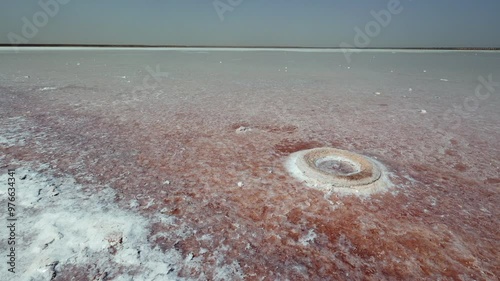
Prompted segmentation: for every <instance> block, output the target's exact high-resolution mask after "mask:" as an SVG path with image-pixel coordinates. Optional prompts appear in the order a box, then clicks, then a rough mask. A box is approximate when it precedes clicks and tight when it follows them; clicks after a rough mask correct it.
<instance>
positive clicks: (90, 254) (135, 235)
mask: <svg viewBox="0 0 500 281" xmlns="http://www.w3.org/2000/svg"><path fill="white" fill-rule="evenodd" d="M7 178H8V175H7V174H5V173H4V174H2V175H1V176H0V182H7ZM23 178H24V180H21V179H23ZM16 179H17V180H18V182H17V185H16V187H17V198H16V205H17V206H16V207H17V210H16V211H17V214H18V217H17V219H18V220H17V222H16V225H17V226H18V228H17V229H16V230H17V231H18V232H17V241H16V242H17V243H16V258H17V259H16V260H17V263H16V276H15V277H16V278H18V279H11V280H53V278H54V277H57V276H61V275H64V274H68V276H72V274H73V273H72V272H68V271H66V272H65V270H67V269H66V267H69V268H74V267H76V268H78V267H88V266H89V265H92V266H91V267H94V268H96V270H94V272H90V273H89V275H88V276H87V277H88V278H89V280H90V279H92V278H97V279H95V280H104V279H106V278H107V279H110V278H111V279H113V280H172V279H175V280H185V279H184V278H179V277H177V271H178V270H177V269H179V268H180V267H182V266H188V267H200V266H202V264H203V260H202V258H200V257H198V258H192V257H191V258H185V259H183V257H182V255H181V253H180V252H178V251H176V250H175V249H170V250H167V251H165V252H163V251H162V250H161V249H159V248H158V247H154V248H153V247H152V246H151V245H150V244H149V242H148V234H149V233H150V231H151V229H150V227H151V223H153V222H157V221H160V222H170V223H172V221H173V220H172V218H170V217H167V216H165V215H157V216H156V217H154V218H153V219H148V218H146V217H143V216H141V215H139V214H136V213H133V212H131V211H127V210H123V209H120V208H119V207H118V206H117V205H116V203H114V198H115V195H116V194H115V191H113V190H112V189H110V188H105V189H103V190H101V191H99V192H98V193H96V192H95V191H89V190H88V189H85V188H84V187H83V186H81V185H78V184H76V183H75V181H74V179H73V178H71V177H69V176H66V177H62V178H56V177H53V176H51V175H48V174H43V173H40V172H37V171H36V170H29V169H17V170H16ZM6 191H7V190H6V189H1V190H0V204H1V205H2V206H4V205H6V204H7V194H6ZM0 220H2V221H5V220H6V213H5V212H2V213H1V214H0ZM4 231H5V230H4ZM5 237H7V235H5V234H4V235H2V239H1V240H0V248H1V249H2V252H5V251H6V248H5V247H6V246H7V241H6V239H5ZM6 266H7V265H6V263H3V262H2V263H1V268H0V271H1V272H7V268H6ZM238 267H239V265H237V264H231V265H224V266H221V267H220V269H219V270H218V271H216V276H215V280H222V279H226V280H227V279H228V278H229V279H232V280H235V279H236V280H237V279H241V278H243V276H241V275H238V274H235V272H241V270H239V268H238ZM99 278H101V279H99ZM102 278H104V279H102ZM92 280H94V279H92Z"/></svg>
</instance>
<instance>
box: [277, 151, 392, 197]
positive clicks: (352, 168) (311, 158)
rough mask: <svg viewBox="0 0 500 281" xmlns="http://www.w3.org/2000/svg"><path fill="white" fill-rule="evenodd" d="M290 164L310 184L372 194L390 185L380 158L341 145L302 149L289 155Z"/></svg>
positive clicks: (297, 174) (291, 171) (290, 169)
mask: <svg viewBox="0 0 500 281" xmlns="http://www.w3.org/2000/svg"><path fill="white" fill-rule="evenodd" d="M286 167H287V169H288V171H289V172H290V174H291V175H292V176H294V177H295V178H297V179H299V180H301V181H303V182H305V183H306V185H308V186H310V187H314V188H318V189H321V190H326V191H330V190H331V191H336V192H340V193H349V194H370V193H373V192H378V191H380V190H382V189H385V188H387V187H388V186H389V185H390V181H389V179H388V178H387V175H386V169H385V168H384V166H383V165H382V164H381V163H380V162H378V161H376V160H375V159H372V158H369V157H366V156H363V155H360V154H357V153H354V152H350V151H346V150H341V149H335V148H329V147H322V148H314V149H308V150H302V151H298V152H295V153H292V154H291V155H290V156H289V157H288V159H287V161H286Z"/></svg>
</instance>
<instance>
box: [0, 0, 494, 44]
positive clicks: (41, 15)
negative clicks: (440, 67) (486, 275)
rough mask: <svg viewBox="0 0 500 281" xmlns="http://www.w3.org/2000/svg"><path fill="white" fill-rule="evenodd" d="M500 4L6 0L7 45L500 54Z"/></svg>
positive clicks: (2, 28)
mask: <svg viewBox="0 0 500 281" xmlns="http://www.w3.org/2000/svg"><path fill="white" fill-rule="evenodd" d="M499 14H500V1H499V0H475V1H473V0H358V1H352V0H22V1H21V0H1V2H0V44H111V45H116V44H120V45H135V44H139V45H189V46H289V47H365V48H370V47H500V16H499Z"/></svg>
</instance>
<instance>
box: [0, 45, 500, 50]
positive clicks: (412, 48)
mask: <svg viewBox="0 0 500 281" xmlns="http://www.w3.org/2000/svg"><path fill="white" fill-rule="evenodd" d="M0 47H12V48H25V47H80V48H81V47H89V48H96V47H97V48H231V49H238V48H240V49H243V48H245V49H270V48H272V49H338V50H478V51H481V50H500V47H370V48H357V47H352V48H342V47H304V46H226V45H142V44H21V45H14V44H0Z"/></svg>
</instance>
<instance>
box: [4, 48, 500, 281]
mask: <svg viewBox="0 0 500 281" xmlns="http://www.w3.org/2000/svg"><path fill="white" fill-rule="evenodd" d="M199 55H200V56H201V55H202V54H199ZM4 56H5V55H4ZM92 56H93V55H92V54H89V53H85V54H78V55H75V54H73V55H72V57H73V58H75V57H76V59H74V60H75V61H74V62H76V60H78V61H81V62H82V63H81V65H80V68H76V67H75V66H73V68H71V69H70V70H71V71H68V69H65V68H66V64H65V62H66V61H65V59H67V58H66V57H63V59H59V60H60V61H59V63H60V64H57V63H54V62H52V63H53V64H54V65H49V67H48V71H46V72H41V71H39V70H37V65H38V63H39V64H40V65H42V64H43V62H44V61H45V62H46V61H47V58H46V57H45V58H40V57H39V56H37V55H36V54H31V55H30V56H29V59H26V60H23V59H19V58H18V61H19V62H16V63H15V62H11V63H10V65H11V69H10V70H6V69H4V70H3V71H2V74H3V76H2V77H5V78H3V79H2V80H1V81H2V84H1V86H2V87H1V90H0V99H1V107H2V110H1V113H0V114H1V119H0V120H1V122H2V124H1V126H0V128H1V130H2V132H1V136H2V139H0V141H1V143H0V149H1V150H2V156H1V157H2V158H0V160H1V163H2V165H3V166H4V167H6V166H7V165H9V166H26V165H28V164H26V163H32V165H34V164H33V163H43V164H46V165H45V166H43V167H45V168H43V169H41V170H39V171H38V173H47V174H48V175H49V174H50V175H54V176H56V177H58V175H59V177H68V176H69V177H70V178H74V179H75V181H76V184H78V185H82V186H85V187H88V188H89V189H91V190H93V189H95V190H97V191H95V194H100V190H104V189H105V187H109V188H111V189H113V190H114V192H116V195H115V196H114V202H113V204H117V205H118V206H120V209H113V210H115V211H114V212H115V213H116V214H120V212H133V213H134V214H135V215H134V216H142V217H144V218H147V219H145V222H144V228H146V230H145V231H147V232H148V234H147V235H145V236H146V238H144V236H142V237H143V238H141V239H146V240H147V241H146V242H145V245H151V247H152V248H154V247H158V249H159V251H164V252H165V255H166V256H168V253H177V254H178V256H179V257H180V258H179V259H178V260H177V262H176V263H175V266H171V265H170V264H166V263H165V264H163V265H158V266H159V267H162V266H163V269H162V270H167V272H168V271H169V270H170V269H171V268H174V272H170V274H175V276H180V277H183V278H187V279H190V278H200V279H204V278H207V279H218V277H220V278H223V277H225V278H226V280H227V279H237V278H238V276H240V278H243V277H241V276H244V278H247V279H250V280H252V279H255V280H261V279H265V280H275V279H280V280H281V279H290V280H300V279H308V280H328V279H330V280H345V279H351V280H402V279H414V278H423V279H428V280H434V279H439V278H441V279H443V280H446V279H449V280H496V279H495V278H496V277H495V276H498V275H499V272H500V267H499V266H500V265H499V261H498V254H499V253H498V248H499V246H500V245H499V242H498V241H499V240H500V237H499V236H500V235H499V233H498V227H499V226H500V224H499V221H498V217H499V215H500V209H499V207H498V206H499V203H500V198H499V195H498V192H499V184H500V179H499V177H498V175H499V166H500V163H499V161H498V159H500V152H499V147H498V142H497V140H498V139H499V133H498V132H499V130H498V120H500V118H499V116H498V114H499V113H498V105H499V99H498V95H493V96H492V97H491V98H490V99H489V100H488V102H486V103H484V104H482V105H481V108H480V110H478V111H477V112H475V113H474V114H470V115H469V116H468V118H465V119H464V120H463V122H462V125H461V127H460V128H459V129H457V130H448V129H447V127H446V126H444V125H443V124H442V122H441V121H442V120H441V119H442V114H443V112H444V111H445V110H446V109H447V108H448V107H449V106H451V105H452V104H454V103H455V104H460V103H461V102H462V101H463V99H464V98H465V97H467V96H468V95H470V94H471V93H474V87H475V86H476V84H475V83H476V81H475V79H476V78H477V75H478V73H477V72H472V71H471V73H467V74H463V73H459V74H457V73H454V72H453V71H452V70H451V69H452V68H449V70H448V73H446V71H445V70H446V67H445V66H443V64H445V63H446V62H448V60H449V61H456V58H453V57H446V58H444V59H442V61H439V60H437V61H436V58H435V57H433V58H432V59H429V58H428V57H424V58H423V59H424V60H427V61H429V62H430V61H432V60H434V61H435V66H434V67H433V65H430V66H429V65H427V66H426V68H427V72H426V74H423V73H421V69H418V68H417V67H416V68H415V69H412V68H410V69H408V68H405V69H399V70H398V67H397V66H387V65H386V66H384V65H383V66H380V65H379V67H378V68H377V67H374V66H372V65H371V64H368V63H366V64H367V65H366V67H365V68H361V69H358V70H357V71H349V72H348V71H347V70H346V69H344V68H339V69H336V68H335V69H334V68H332V69H325V67H324V66H322V65H321V62H322V61H323V59H322V57H316V56H305V55H303V56H301V55H295V56H292V55H289V54H282V55H281V57H280V56H279V55H278V59H276V60H277V61H273V62H272V63H273V64H274V65H285V64H288V65H290V64H293V63H291V62H290V61H291V60H293V61H295V63H296V64H299V62H301V63H305V64H306V65H307V64H313V62H320V63H319V66H317V67H316V68H313V67H309V69H308V71H309V73H307V71H306V70H304V69H294V68H293V67H290V66H289V67H288V73H287V74H284V73H281V72H276V69H275V68H274V67H273V68H272V67H271V66H270V64H271V63H270V62H267V61H268V58H267V57H266V55H263V56H257V57H256V61H257V63H254V64H251V62H250V61H249V59H248V58H247V57H245V56H243V55H241V54H232V55H231V54H223V58H222V59H221V58H220V57H217V55H214V54H207V55H206V56H205V57H201V58H202V59H201V60H203V63H202V64H199V65H200V67H201V68H202V69H200V67H198V68H196V67H194V65H196V63H200V62H199V60H200V57H199V56H197V57H196V58H191V59H189V58H190V57H189V56H188V55H186V57H182V56H181V59H179V58H177V56H173V57H172V61H174V62H177V61H183V62H186V63H185V65H180V64H174V63H171V64H168V63H167V61H165V62H164V64H162V69H164V70H165V71H169V72H170V77H169V79H165V80H162V81H161V83H160V84H158V85H155V87H154V88H151V89H148V91H139V92H135V93H133V90H134V89H135V87H136V86H137V85H138V84H139V86H140V81H141V80H142V76H141V75H142V74H141V73H143V72H141V66H140V65H142V64H144V63H147V59H144V61H143V63H142V64H141V63H139V62H137V63H136V64H134V63H132V62H130V61H127V62H126V63H125V62H123V61H119V60H113V59H109V58H108V59H107V56H104V55H102V54H98V56H102V57H100V59H98V60H97V61H96V62H95V63H93V59H92ZM191 56H192V55H191ZM231 56H234V57H231ZM242 56H243V59H242V60H240V61H234V62H233V63H232V65H231V66H226V64H227V63H226V62H227V61H231V59H239V58H241V57H242ZM304 56H305V57H304ZM132 57H133V56H132ZM9 58H10V57H7V58H5V57H4V59H7V60H8V59H9ZM134 58H135V59H136V60H137V61H141V59H138V58H137V57H134ZM169 58H170V57H169ZM342 58H343V56H337V57H335V58H334V60H337V61H339V63H342ZM438 58H439V57H438ZM401 59H402V60H406V59H407V57H402V58H401ZM469 59H470V60H472V61H473V62H474V59H473V58H467V59H465V60H469ZM497 59H498V58H497ZM132 60H133V59H132ZM220 60H223V61H224V63H223V64H222V65H223V66H222V67H221V68H216V67H220V66H219V65H220V64H219V61H220ZM443 60H444V61H443ZM159 61H160V62H161V60H159ZM197 61H198V62H197ZM169 62H171V61H169ZM70 63H71V61H70ZM266 63H269V65H268V64H266ZM105 64H106V66H104V65H105ZM154 65H155V64H153V66H154ZM27 66H30V67H29V68H28V67H27ZM163 66H164V68H163ZM134 67H135V69H134ZM355 67H356V65H355V64H354V66H353V67H352V68H351V69H353V68H355ZM358 68H360V66H358ZM371 68H373V69H371ZM384 68H387V69H386V70H387V71H384V72H382V70H380V69H384ZM390 68H394V69H395V70H396V72H399V73H396V74H394V73H391V72H389V71H388V70H389V69H390ZM440 68H442V69H440ZM489 68H490V65H486V66H482V67H481V68H479V70H477V71H479V72H481V73H480V74H482V73H483V70H484V72H486V74H487V73H488V71H490V72H491V69H489ZM137 69H139V70H137ZM318 69H320V70H321V71H319V70H318ZM377 69H379V70H380V71H377ZM434 69H436V71H438V70H439V71H440V72H441V73H440V75H439V76H437V77H434V79H431V78H432V77H428V76H427V75H431V74H429V73H432V72H433V70H434ZM476 69H477V67H476ZM208 70H210V71H208ZM256 70H258V71H256ZM419 70H420V71H419ZM460 70H462V68H460ZM135 72H137V73H139V74H137V73H136V76H137V79H136V80H134V79H131V80H132V81H131V82H126V81H122V80H121V78H116V80H113V79H111V78H109V76H111V75H115V74H116V76H120V75H122V74H123V75H131V73H135ZM47 73H49V74H47ZM278 73H279V74H278ZM417 73H420V74H418V75H417ZM443 73H444V74H447V75H446V77H448V78H450V77H454V78H456V79H453V78H451V79H450V81H451V82H450V83H443V82H442V81H439V79H440V78H442V77H444V76H443ZM306 74H307V75H306ZM493 74H494V76H495V77H499V73H498V71H497V72H493ZM72 75H75V77H73V76H72ZM433 75H436V74H433ZM455 75H456V76H455ZM25 76H29V77H27V78H26V77H25ZM99 76H105V77H99ZM51 77H53V78H51ZM396 78H397V79H396ZM452 80H453V81H452ZM359 81H363V82H359ZM454 81H455V82H454ZM45 87H55V88H56V89H46V90H43V91H42V90H41V89H44V88H45ZM409 87H412V88H413V91H412V92H408V88H409ZM374 91H379V92H381V95H374V94H373V92H374ZM436 97H439V98H436ZM422 108H424V109H426V111H427V112H428V113H427V114H421V113H420V110H421V109H422ZM445 125H446V124H445ZM242 126H243V127H248V128H250V129H251V130H247V131H245V132H243V133H236V132H235V131H236V130H237V129H238V128H240V127H242ZM320 146H331V147H337V148H341V149H348V150H352V151H355V152H358V153H362V154H365V155H369V156H370V157H373V158H376V159H378V160H379V161H381V162H382V163H384V164H385V165H386V166H387V167H388V169H389V170H390V171H391V180H392V181H393V183H394V184H395V185H396V186H397V187H396V188H394V189H393V190H391V191H390V192H387V193H383V194H376V195H372V197H371V198H369V199H359V198H356V197H339V196H337V195H335V194H326V195H325V194H324V193H322V192H319V191H316V190H312V189H307V188H304V186H302V185H301V184H300V183H298V182H297V181H295V180H294V179H293V178H291V177H290V176H289V175H288V174H287V172H286V171H285V169H284V168H283V160H284V158H285V157H286V156H287V155H288V154H290V153H291V152H294V151H297V150H300V149H306V148H312V147H320ZM19 161H22V162H19ZM16 163H17V164H16ZM20 169H21V168H20ZM238 182H242V183H243V186H242V187H239V186H238V184H237V183H238ZM168 183H169V184H168ZM68 188H71V186H69V187H68ZM103 196H104V195H103ZM107 204H111V202H110V203H107ZM116 208H118V207H116ZM119 210H121V211H119ZM161 214H163V215H165V216H167V217H172V218H173V219H174V220H175V221H176V222H178V223H177V224H176V225H172V224H170V223H167V222H162V221H158V220H155V217H156V216H159V215H161ZM148 223H150V224H151V225H150V226H148ZM122 231H123V230H122ZM47 242H50V241H47ZM3 245H4V244H2V247H3ZM33 246H34V245H33ZM177 254H176V255H177ZM96 255H97V254H96ZM118 255H120V253H118ZM111 256H112V255H111V254H110V257H111ZM105 259H106V258H104V260H105ZM108 259H111V261H113V258H109V257H108ZM186 260H188V261H189V260H194V261H196V262H185V261H186ZM106 262H108V263H106ZM106 262H104V261H102V262H101V263H100V262H94V263H92V262H86V261H85V260H79V261H76V262H74V263H73V264H72V263H67V264H62V263H61V264H60V265H58V266H59V267H58V269H59V270H60V274H59V275H58V277H57V278H59V280H66V279H69V278H70V277H69V276H68V275H65V274H67V272H70V270H74V272H77V273H78V274H80V275H78V276H82V278H86V277H88V276H91V277H94V276H98V274H100V273H102V272H103V270H104V271H105V270H106V269H108V268H111V269H110V270H109V272H108V274H109V276H110V277H109V278H119V277H120V276H126V275H124V274H131V275H132V274H137V277H138V278H136V279H140V278H141V277H142V278H145V279H146V280H147V279H148V278H147V277H144V276H148V275H145V274H146V273H144V271H142V272H140V271H139V272H135V273H134V272H128V273H124V272H123V271H122V270H120V269H119V267H117V268H113V267H112V266H110V265H112V263H109V261H106ZM167 268H168V269H167ZM56 280H57V279H56ZM116 280H119V279H116Z"/></svg>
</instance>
